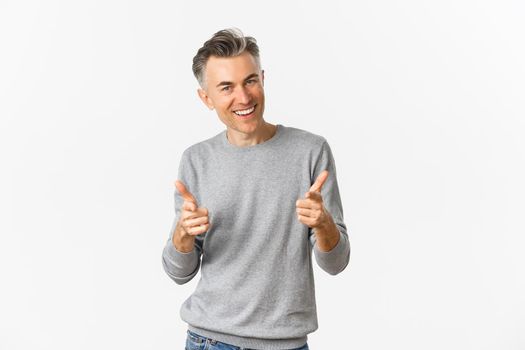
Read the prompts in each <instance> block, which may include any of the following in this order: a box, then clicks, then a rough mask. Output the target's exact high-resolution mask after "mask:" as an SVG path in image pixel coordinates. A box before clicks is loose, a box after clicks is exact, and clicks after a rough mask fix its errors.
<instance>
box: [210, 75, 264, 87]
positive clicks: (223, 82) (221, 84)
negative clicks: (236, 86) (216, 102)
mask: <svg viewBox="0 0 525 350" xmlns="http://www.w3.org/2000/svg"><path fill="white" fill-rule="evenodd" d="M254 77H257V78H258V77H259V74H257V73H252V74H250V75H248V76H247V77H246V78H244V81H246V80H249V79H251V78H254ZM224 85H233V83H232V82H231V81H221V82H220V83H219V84H217V85H216V87H219V86H224Z"/></svg>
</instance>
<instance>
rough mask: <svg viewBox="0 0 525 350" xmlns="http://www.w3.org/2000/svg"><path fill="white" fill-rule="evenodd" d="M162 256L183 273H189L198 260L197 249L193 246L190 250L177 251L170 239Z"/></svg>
mask: <svg viewBox="0 0 525 350" xmlns="http://www.w3.org/2000/svg"><path fill="white" fill-rule="evenodd" d="M164 256H165V257H166V258H167V260H168V261H169V262H170V263H171V264H172V266H173V267H174V268H176V269H177V270H179V271H184V273H187V274H190V273H191V272H193V271H194V270H195V264H196V263H197V262H198V260H199V256H198V255H197V249H195V246H193V249H192V250H191V251H190V252H187V253H184V252H181V251H178V250H177V248H175V245H174V244H173V242H172V241H171V240H169V241H168V243H167V244H166V247H165V248H164Z"/></svg>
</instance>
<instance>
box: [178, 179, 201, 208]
mask: <svg viewBox="0 0 525 350" xmlns="http://www.w3.org/2000/svg"><path fill="white" fill-rule="evenodd" d="M175 187H176V188H177V191H179V193H180V195H181V196H182V198H184V200H187V201H190V202H193V203H195V204H197V200H196V199H195V197H193V195H192V194H191V193H190V191H188V189H187V188H186V186H185V185H184V184H183V183H182V181H179V180H176V181H175Z"/></svg>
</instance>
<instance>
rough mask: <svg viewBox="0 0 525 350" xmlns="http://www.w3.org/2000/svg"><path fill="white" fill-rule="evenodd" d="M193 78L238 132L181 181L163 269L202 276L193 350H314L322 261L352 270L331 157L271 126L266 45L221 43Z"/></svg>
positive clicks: (215, 141) (185, 157) (203, 146)
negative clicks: (310, 339)
mask: <svg viewBox="0 0 525 350" xmlns="http://www.w3.org/2000/svg"><path fill="white" fill-rule="evenodd" d="M193 72H194V74H195V77H196V78H197V80H198V82H199V85H200V88H199V89H198V95H199V97H200V99H201V100H202V101H203V102H204V104H205V105H206V106H207V107H208V108H209V109H210V110H215V111H216V112H217V115H218V116H219V119H220V120H221V121H222V122H223V123H224V124H225V125H226V130H224V131H223V132H221V133H219V134H217V135H216V136H214V137H212V138H209V139H207V140H204V141H202V142H199V143H197V144H194V145H193V146H191V147H189V148H187V149H186V150H185V151H184V152H183V154H182V157H181V161H180V164H179V171H178V179H179V180H178V181H176V182H175V186H176V192H175V212H176V217H175V220H174V222H173V226H172V229H171V232H170V237H169V240H168V241H167V243H166V246H165V248H164V250H163V254H162V262H163V267H164V270H165V271H166V273H167V274H168V276H169V277H170V278H171V279H173V280H174V281H175V282H176V283H177V284H184V283H186V282H188V281H190V280H191V279H192V278H193V277H194V276H195V275H196V274H197V272H198V270H199V268H200V269H201V278H200V280H199V283H198V284H197V287H196V289H195V291H194V292H193V294H192V295H191V296H190V297H189V298H188V299H187V300H186V301H185V302H184V303H183V305H182V307H181V310H180V315H181V318H182V319H183V320H184V321H185V322H187V323H188V331H187V339H186V348H187V349H198V348H200V347H199V345H202V348H204V345H203V344H206V345H207V346H208V347H207V348H206V349H219V348H220V349H239V348H242V349H244V348H251V349H252V348H253V349H308V344H307V334H309V333H311V332H313V331H315V330H316V329H317V328H318V324H317V312H316V303H315V290H314V276H313V265H312V250H313V252H314V255H315V258H316V261H317V263H318V265H319V266H320V267H321V268H322V269H323V270H325V271H326V272H328V273H329V274H332V275H335V274H338V273H339V272H341V271H343V270H344V269H345V267H346V266H347V265H348V262H349V259H350V243H349V239H348V234H347V230H346V225H345V223H344V222H343V208H342V204H341V199H340V195H339V189H338V185H337V179H336V169H335V163H334V159H333V156H332V152H331V150H330V146H329V145H328V143H327V141H326V139H324V138H323V137H322V136H318V135H316V134H312V133H310V132H307V131H304V130H300V129H297V128H292V127H286V126H284V125H282V124H276V125H274V124H271V123H268V122H266V121H265V120H264V118H263V112H264V102H265V101H264V89H263V86H264V71H263V70H262V69H261V64H260V59H259V49H258V46H257V44H256V41H255V39H253V38H251V37H245V36H243V35H242V33H241V32H240V31H238V30H232V29H229V30H221V31H219V32H217V33H216V34H215V35H214V36H213V37H212V38H211V39H210V40H208V41H207V42H205V43H204V45H203V47H202V48H200V49H199V50H198V52H197V55H196V56H195V58H194V59H193ZM201 260H202V261H201Z"/></svg>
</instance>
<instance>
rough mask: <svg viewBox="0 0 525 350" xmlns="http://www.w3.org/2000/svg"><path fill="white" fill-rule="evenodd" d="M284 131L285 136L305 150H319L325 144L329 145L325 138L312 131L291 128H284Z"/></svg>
mask: <svg viewBox="0 0 525 350" xmlns="http://www.w3.org/2000/svg"><path fill="white" fill-rule="evenodd" d="M284 130H285V135H286V137H287V138H288V140H289V141H290V142H293V143H294V145H296V146H301V147H304V148H305V149H311V150H319V149H320V148H322V147H323V145H324V144H325V143H327V140H326V138H325V137H324V136H321V135H319V134H316V133H313V132H311V131H307V130H303V129H299V128H295V127H291V126H286V127H284Z"/></svg>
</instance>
